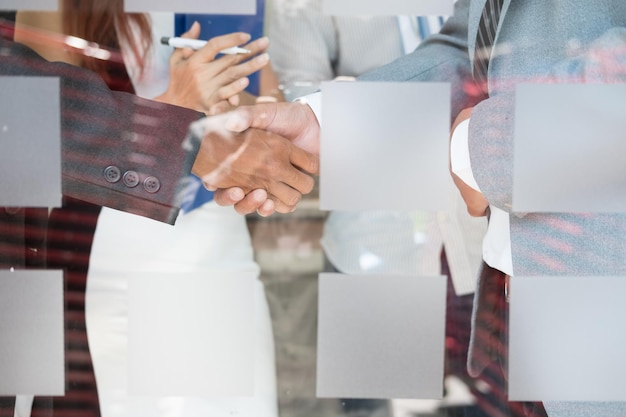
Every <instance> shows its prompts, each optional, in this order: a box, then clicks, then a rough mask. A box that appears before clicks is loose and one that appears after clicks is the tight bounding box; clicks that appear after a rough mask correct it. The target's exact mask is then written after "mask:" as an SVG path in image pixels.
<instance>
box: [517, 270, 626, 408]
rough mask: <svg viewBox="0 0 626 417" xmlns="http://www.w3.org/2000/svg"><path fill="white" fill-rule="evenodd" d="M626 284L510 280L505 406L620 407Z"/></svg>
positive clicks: (614, 280) (625, 363)
mask: <svg viewBox="0 0 626 417" xmlns="http://www.w3.org/2000/svg"><path fill="white" fill-rule="evenodd" d="M625 293H626V277H571V276H559V277H554V276H553V277H544V276H540V277H523V276H517V277H513V278H512V279H511V292H510V294H511V295H510V326H509V327H510V328H509V388H508V390H509V400H511V401H526V400H528V401H543V400H546V401H547V400H562V401H611V400H620V401H624V400H626V390H624V384H623V379H624V375H625V374H626V356H625V355H624V346H626V327H625V326H624V317H626V304H625V303H624V297H623V295H624V294H625Z"/></svg>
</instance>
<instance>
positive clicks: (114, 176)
mask: <svg viewBox="0 0 626 417" xmlns="http://www.w3.org/2000/svg"><path fill="white" fill-rule="evenodd" d="M121 177H122V172H121V171H120V169H119V168H118V167H116V166H113V165H110V166H108V167H106V168H104V179H105V180H107V182H110V183H115V182H118V181H119V180H120V178H121Z"/></svg>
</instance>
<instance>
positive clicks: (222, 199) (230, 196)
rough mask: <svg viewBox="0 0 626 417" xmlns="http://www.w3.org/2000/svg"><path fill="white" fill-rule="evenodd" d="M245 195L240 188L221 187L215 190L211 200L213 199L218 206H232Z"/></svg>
mask: <svg viewBox="0 0 626 417" xmlns="http://www.w3.org/2000/svg"><path fill="white" fill-rule="evenodd" d="M245 196H246V195H245V193H244V192H243V190H242V189H241V188H238V187H233V188H221V189H219V190H216V191H215V194H214V195H213V200H215V203H217V205H218V206H232V205H234V204H236V203H239V202H240V201H241V200H243V199H244V198H245Z"/></svg>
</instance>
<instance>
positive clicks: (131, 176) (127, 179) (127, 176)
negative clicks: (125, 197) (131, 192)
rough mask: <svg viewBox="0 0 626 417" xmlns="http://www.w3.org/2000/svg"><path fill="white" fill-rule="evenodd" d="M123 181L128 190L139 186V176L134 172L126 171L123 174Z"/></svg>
mask: <svg viewBox="0 0 626 417" xmlns="http://www.w3.org/2000/svg"><path fill="white" fill-rule="evenodd" d="M123 181H124V184H126V186H127V187H129V188H133V187H136V186H137V185H138V184H139V174H137V173H136V172H135V171H126V172H125V173H124V178H123Z"/></svg>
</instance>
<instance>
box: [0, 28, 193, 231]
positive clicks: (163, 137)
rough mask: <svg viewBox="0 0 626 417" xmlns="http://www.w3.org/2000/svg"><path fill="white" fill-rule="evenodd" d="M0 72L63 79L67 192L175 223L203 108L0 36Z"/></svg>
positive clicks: (62, 103) (70, 194)
mask: <svg viewBox="0 0 626 417" xmlns="http://www.w3.org/2000/svg"><path fill="white" fill-rule="evenodd" d="M0 50H1V51H2V59H1V60H0V75H2V76H53V77H58V78H59V80H60V87H61V88H60V91H61V98H60V99H61V119H62V120H61V129H62V132H61V138H62V144H61V148H62V159H61V160H62V186H63V194H64V195H67V196H70V197H74V198H77V199H80V200H84V201H87V202H90V203H93V204H97V205H101V206H107V207H111V208H114V209H118V210H123V211H127V212H130V213H135V214H138V215H141V216H145V217H150V218H153V219H155V220H159V221H163V222H168V223H174V221H175V219H176V216H177V215H178V211H179V206H180V200H181V189H182V187H183V186H184V183H186V180H187V178H188V176H189V173H190V171H191V166H192V165H193V161H194V159H195V155H196V153H197V151H198V146H199V144H198V142H197V141H196V142H193V143H192V142H191V141H185V137H186V134H187V131H188V127H189V125H190V123H191V122H193V121H195V120H197V119H199V118H200V117H201V116H203V115H202V114H201V113H198V112H195V111H192V110H188V109H184V108H180V107H176V106H170V105H165V104H162V103H156V102H153V101H149V100H144V99H141V98H138V97H136V96H134V95H132V94H128V93H120V92H113V91H111V90H109V89H108V87H107V86H106V85H105V84H104V83H103V82H102V80H101V78H100V77H99V76H97V75H96V74H95V73H92V72H90V71H88V70H84V69H81V68H78V67H74V66H71V65H66V64H62V63H50V62H47V61H45V60H43V59H42V58H41V57H39V55H37V54H35V53H34V52H33V51H32V50H30V49H29V48H26V47H24V46H22V45H20V44H17V43H14V42H11V41H8V40H2V39H0Z"/></svg>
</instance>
